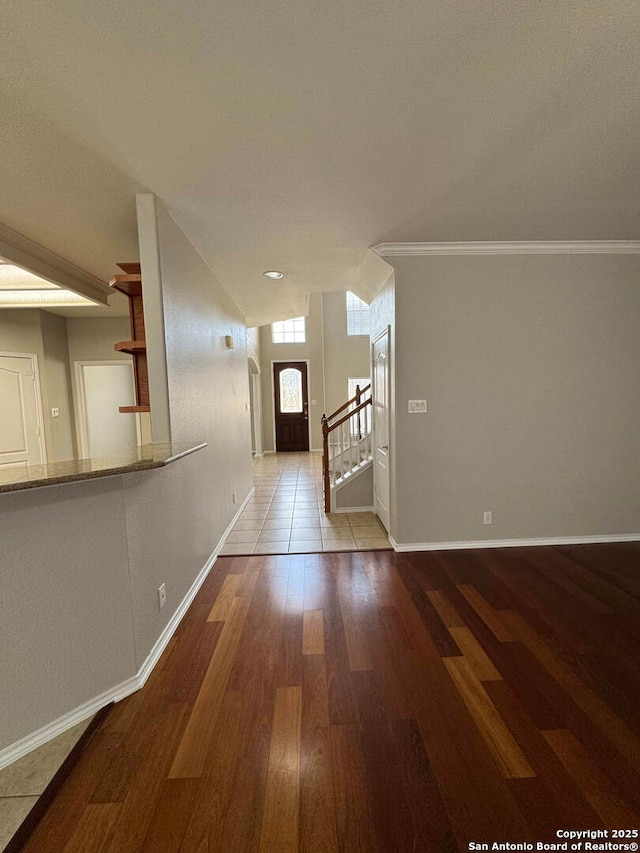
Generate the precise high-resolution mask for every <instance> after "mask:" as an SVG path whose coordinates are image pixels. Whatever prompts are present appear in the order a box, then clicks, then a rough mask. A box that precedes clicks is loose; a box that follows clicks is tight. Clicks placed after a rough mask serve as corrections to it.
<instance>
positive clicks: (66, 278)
mask: <svg viewBox="0 0 640 853" xmlns="http://www.w3.org/2000/svg"><path fill="white" fill-rule="evenodd" d="M0 257H2V258H4V259H5V260H6V261H8V262H9V263H12V264H15V265H16V266H19V267H22V268H23V269H26V270H28V271H29V272H31V273H33V274H34V275H37V276H40V278H44V279H46V280H47V281H50V282H52V283H53V284H58V285H60V286H61V287H65V288H66V289H67V290H72V291H73V292H74V293H79V294H80V295H81V296H86V297H88V298H89V299H92V300H93V301H94V302H96V303H97V304H99V305H108V304H109V300H108V296H109V293H110V290H109V287H108V285H107V284H106V283H105V282H103V281H101V280H100V279H99V278H96V277H95V276H94V275H91V274H90V273H88V272H85V270H83V269H81V268H80V267H77V266H76V265H75V264H72V263H71V262H70V261H67V260H66V259H65V258H61V257H60V255H56V254H55V252H52V251H50V250H49V249H45V247H44V246H41V245H40V244H39V243H34V242H33V240H30V239H29V238H28V237H25V236H23V235H22V234H19V233H18V232H17V231H14V230H13V228H9V227H8V226H7V225H3V224H2V223H0Z"/></svg>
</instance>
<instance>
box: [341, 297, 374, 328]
mask: <svg viewBox="0 0 640 853" xmlns="http://www.w3.org/2000/svg"><path fill="white" fill-rule="evenodd" d="M370 317H371V309H370V308H369V306H368V305H367V303H366V302H363V301H362V299H360V297H359V296H356V295H355V293H351V291H349V290H348V291H347V334H348V335H367V336H368V335H369V334H370V331H371V319H370Z"/></svg>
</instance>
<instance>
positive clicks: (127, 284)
mask: <svg viewBox="0 0 640 853" xmlns="http://www.w3.org/2000/svg"><path fill="white" fill-rule="evenodd" d="M109 287H112V288H113V289H114V290H119V291H120V293H124V294H125V296H140V295H141V294H142V277H141V276H140V275H139V274H138V273H136V274H133V275H116V276H114V277H113V278H112V279H111V280H110V282H109Z"/></svg>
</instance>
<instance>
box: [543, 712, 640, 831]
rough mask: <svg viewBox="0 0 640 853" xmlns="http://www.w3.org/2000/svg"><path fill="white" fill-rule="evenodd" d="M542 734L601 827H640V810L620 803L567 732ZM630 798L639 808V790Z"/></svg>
mask: <svg viewBox="0 0 640 853" xmlns="http://www.w3.org/2000/svg"><path fill="white" fill-rule="evenodd" d="M543 735H544V737H545V738H546V740H547V743H549V744H550V746H551V748H552V749H553V751H554V752H555V753H556V755H557V756H558V758H559V759H560V761H561V762H562V763H563V765H564V766H565V768H566V770H567V771H568V773H569V774H570V775H571V776H572V778H573V779H574V780H575V782H576V783H577V785H578V786H579V788H580V789H581V790H582V791H583V792H584V795H585V797H586V798H587V800H589V802H590V803H591V805H592V806H593V807H594V809H595V810H596V811H597V812H598V814H599V815H600V817H601V818H602V820H603V823H604V825H605V826H608V827H614V828H616V829H620V828H627V827H636V828H637V827H638V826H639V825H640V809H638V808H636V809H633V810H632V809H631V808H630V807H629V806H628V805H627V804H626V803H625V802H623V800H622V798H621V796H620V795H619V794H618V792H617V791H616V788H615V785H614V783H613V781H612V780H611V779H609V778H607V776H606V775H605V774H604V773H603V772H602V770H601V769H600V767H598V765H597V764H596V763H595V762H594V761H593V760H592V759H591V758H590V756H589V754H588V753H587V751H586V750H585V749H584V747H583V746H582V744H581V743H580V742H579V741H578V740H577V739H576V738H575V737H574V735H573V734H572V733H571V732H569V731H566V730H564V729H560V730H557V731H552V732H543ZM634 799H635V801H636V805H638V806H640V791H636V792H635V796H634Z"/></svg>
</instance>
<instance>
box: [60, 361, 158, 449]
mask: <svg viewBox="0 0 640 853" xmlns="http://www.w3.org/2000/svg"><path fill="white" fill-rule="evenodd" d="M114 364H117V365H123V364H124V365H129V367H130V368H131V387H132V388H133V391H134V399H135V390H136V380H135V374H134V370H133V362H127V361H125V360H124V359H123V358H112V359H108V360H107V359H96V360H83V361H74V362H73V375H74V379H75V383H74V384H75V389H74V397H75V403H76V404H75V407H74V408H75V410H76V434H77V436H78V455H79V456H80V459H88V458H89V436H88V435H87V405H86V397H85V388H84V376H83V373H82V368H83V367H85V366H91V367H111V366H112V365H114ZM134 414H135V418H136V442H137V444H138V446H140V443H141V440H142V432H141V427H140V415H139V414H138V413H137V412H135V413H134Z"/></svg>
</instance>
